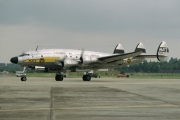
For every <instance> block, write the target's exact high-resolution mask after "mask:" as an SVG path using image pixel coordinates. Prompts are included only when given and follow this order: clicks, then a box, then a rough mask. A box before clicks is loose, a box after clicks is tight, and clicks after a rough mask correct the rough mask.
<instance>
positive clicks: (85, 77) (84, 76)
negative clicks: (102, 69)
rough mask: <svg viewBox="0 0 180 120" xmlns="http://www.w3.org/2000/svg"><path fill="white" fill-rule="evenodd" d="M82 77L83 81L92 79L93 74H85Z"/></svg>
mask: <svg viewBox="0 0 180 120" xmlns="http://www.w3.org/2000/svg"><path fill="white" fill-rule="evenodd" d="M82 79H83V81H90V80H91V76H90V75H83V77H82Z"/></svg>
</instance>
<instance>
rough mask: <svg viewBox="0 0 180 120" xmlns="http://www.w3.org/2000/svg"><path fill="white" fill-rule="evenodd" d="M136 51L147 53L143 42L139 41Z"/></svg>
mask: <svg viewBox="0 0 180 120" xmlns="http://www.w3.org/2000/svg"><path fill="white" fill-rule="evenodd" d="M134 52H142V53H146V49H145V47H144V44H143V43H141V42H140V43H138V45H137V46H136V49H135V51H134Z"/></svg>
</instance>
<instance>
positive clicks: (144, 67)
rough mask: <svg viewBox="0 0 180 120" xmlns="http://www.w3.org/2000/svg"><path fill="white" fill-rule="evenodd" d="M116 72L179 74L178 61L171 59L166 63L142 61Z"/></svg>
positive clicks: (179, 61) (179, 64)
mask: <svg viewBox="0 0 180 120" xmlns="http://www.w3.org/2000/svg"><path fill="white" fill-rule="evenodd" d="M117 70H118V71H123V72H128V73H138V72H143V73H161V72H180V59H177V58H171V59H170V60H169V61H168V62H155V61H153V62H152V61H149V62H148V61H144V62H142V63H139V64H134V65H130V66H124V67H120V68H117Z"/></svg>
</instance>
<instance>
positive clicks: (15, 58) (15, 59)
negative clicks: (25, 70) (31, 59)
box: [10, 57, 18, 64]
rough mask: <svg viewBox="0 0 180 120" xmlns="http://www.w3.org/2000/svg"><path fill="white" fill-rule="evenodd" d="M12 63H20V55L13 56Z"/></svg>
mask: <svg viewBox="0 0 180 120" xmlns="http://www.w3.org/2000/svg"><path fill="white" fill-rule="evenodd" d="M10 61H11V62H12V63H14V64H17V63H18V57H13V58H11V60H10Z"/></svg>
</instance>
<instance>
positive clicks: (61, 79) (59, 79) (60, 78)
mask: <svg viewBox="0 0 180 120" xmlns="http://www.w3.org/2000/svg"><path fill="white" fill-rule="evenodd" d="M55 80H56V81H63V75H61V74H60V75H58V74H56V77H55Z"/></svg>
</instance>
